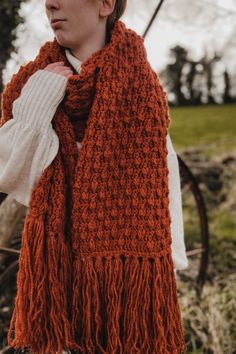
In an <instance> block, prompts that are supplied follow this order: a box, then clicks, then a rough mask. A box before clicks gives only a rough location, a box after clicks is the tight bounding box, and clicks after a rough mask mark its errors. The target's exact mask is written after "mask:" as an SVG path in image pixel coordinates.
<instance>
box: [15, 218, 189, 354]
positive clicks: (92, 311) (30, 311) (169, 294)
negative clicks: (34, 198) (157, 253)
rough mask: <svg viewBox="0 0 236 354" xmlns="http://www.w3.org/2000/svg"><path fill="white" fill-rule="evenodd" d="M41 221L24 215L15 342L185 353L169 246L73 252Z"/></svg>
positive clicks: (44, 351) (44, 349)
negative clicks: (153, 250) (149, 251)
mask: <svg viewBox="0 0 236 354" xmlns="http://www.w3.org/2000/svg"><path fill="white" fill-rule="evenodd" d="M43 225H44V221H43V220H39V219H34V218H32V217H30V216H26V220H25V224H24V232H23V239H22V249H21V254H20V260H19V272H18V275H17V286H18V292H17V296H16V300H15V308H14V312H13V316H12V319H11V323H10V329H9V332H8V343H9V345H10V346H13V347H14V348H16V349H29V352H30V354H31V353H37V354H48V353H50V354H61V352H62V350H63V349H64V350H75V352H76V353H85V354H89V353H92V354H98V353H99V354H100V353H101V354H119V353H120V354H134V353H142V354H155V353H156V354H157V353H158V354H181V353H186V350H187V348H186V344H185V342H184V333H183V328H182V322H181V314H180V308H179V304H178V299H177V289H176V280H175V274H174V268H173V261H172V258H171V253H168V254H166V255H164V256H161V257H151V256H150V257H148V256H138V255H118V254H116V255H109V256H105V255H89V256H82V255H76V256H75V258H74V259H72V255H71V254H69V251H68V247H67V245H66V243H65V241H64V239H63V235H61V234H53V233H52V232H49V233H48V234H47V235H46V236H45V235H44V226H43ZM70 277H72V279H71V278H70ZM70 312H72V313H71V314H70ZM69 314H70V315H69ZM13 328H14V330H13ZM13 332H14V334H15V337H14V339H12V338H11V334H12V333H13Z"/></svg>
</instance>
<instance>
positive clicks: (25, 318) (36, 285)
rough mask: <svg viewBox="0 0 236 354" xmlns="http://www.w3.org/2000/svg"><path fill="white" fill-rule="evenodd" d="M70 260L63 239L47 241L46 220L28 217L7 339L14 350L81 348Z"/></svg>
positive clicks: (53, 351) (50, 237)
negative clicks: (72, 309) (75, 332)
mask: <svg viewBox="0 0 236 354" xmlns="http://www.w3.org/2000/svg"><path fill="white" fill-rule="evenodd" d="M70 259H71V256H70V255H69V252H68V246H67V245H66V243H65V241H64V239H63V235H61V234H52V233H51V232H49V233H48V234H47V235H46V237H45V235H44V221H43V219H39V218H38V219H36V218H33V217H31V216H29V215H27V216H26V219H25V223H24V230H23V236H22V248H21V253H20V258H19V271H18V274H17V295H16V299H15V307H14V310H13V315H12V318H11V322H10V327H9V331H8V336H7V339H8V344H9V345H10V346H12V347H14V348H15V349H22V350H25V349H29V350H30V354H31V353H37V354H41V353H42V354H46V353H50V354H57V353H60V352H61V351H62V350H63V349H65V348H70V347H72V346H75V347H76V346H77V344H76V343H75V342H74V340H73V337H72V334H71V329H70V318H69V315H68V311H69V309H68V302H69V301H68V300H69V298H70V297H71V294H70V293H69V286H70V285H71V279H70V278H69V275H70V274H71V264H70V263H69V260H70ZM12 334H13V337H14V339H12Z"/></svg>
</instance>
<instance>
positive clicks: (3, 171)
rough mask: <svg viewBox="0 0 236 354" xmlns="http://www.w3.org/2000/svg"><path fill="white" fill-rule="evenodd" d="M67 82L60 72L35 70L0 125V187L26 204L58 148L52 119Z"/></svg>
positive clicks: (27, 204) (2, 190) (0, 189)
mask: <svg viewBox="0 0 236 354" xmlns="http://www.w3.org/2000/svg"><path fill="white" fill-rule="evenodd" d="M66 83H67V79H66V78H65V77H64V76H62V75H58V74H56V73H52V72H49V71H46V70H38V71H37V72H35V73H34V74H33V75H32V76H31V77H30V78H29V79H28V81H27V82H26V84H25V86H24V87H23V89H22V90H21V94H20V96H19V97H18V98H17V99H16V100H15V101H14V102H13V110H12V114H13V118H12V119H10V120H8V121H7V122H5V123H4V124H3V125H2V126H1V128H0V191H1V192H4V193H7V194H10V195H12V196H13V197H14V198H15V199H16V200H17V201H18V202H20V203H22V204H24V205H26V206H29V200H30V194H31V191H32V189H33V188H34V186H35V184H36V183H37V181H38V179H39V177H40V176H41V174H42V172H43V170H44V169H45V168H46V167H47V166H48V165H49V164H50V163H51V162H52V161H53V159H54V158H55V156H56V154H57V152H58V149H59V139H58V136H57V134H56V132H55V130H54V129H53V128H52V123H51V120H52V118H53V116H54V113H55V111H56V109H57V106H58V105H59V103H60V102H61V100H62V98H63V96H64V92H65V87H66Z"/></svg>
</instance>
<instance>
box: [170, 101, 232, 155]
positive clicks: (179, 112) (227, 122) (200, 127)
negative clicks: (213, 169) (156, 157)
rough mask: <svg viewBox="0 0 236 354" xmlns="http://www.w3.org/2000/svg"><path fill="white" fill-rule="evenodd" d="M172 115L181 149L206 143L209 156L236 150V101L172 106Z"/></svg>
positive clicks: (174, 139) (172, 129)
mask: <svg viewBox="0 0 236 354" xmlns="http://www.w3.org/2000/svg"><path fill="white" fill-rule="evenodd" d="M170 116H171V120H172V121H171V125H170V128H169V132H170V136H171V138H172V142H173V145H174V147H175V149H176V151H177V152H181V150H182V149H186V148H187V147H190V146H191V147H194V146H195V147H199V146H205V147H206V148H207V149H206V154H207V155H208V156H211V155H212V154H224V153H227V152H229V151H232V150H236V104H227V105H226V104H225V105H203V106H199V107H198V106H191V107H178V108H171V109H170Z"/></svg>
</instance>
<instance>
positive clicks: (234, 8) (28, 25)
mask: <svg viewBox="0 0 236 354" xmlns="http://www.w3.org/2000/svg"><path fill="white" fill-rule="evenodd" d="M44 4H45V0H31V1H29V2H28V3H27V4H23V6H22V9H21V11H20V13H21V15H22V16H24V17H25V24H24V25H21V26H20V27H19V30H18V33H19V38H18V40H17V44H18V45H19V52H18V53H17V54H16V53H13V58H12V59H11V60H9V62H8V64H7V68H6V70H5V71H4V77H3V78H4V82H5V83H6V82H7V81H8V80H9V79H10V77H11V75H12V74H13V73H15V72H16V71H17V70H18V68H19V66H20V65H21V64H22V63H24V62H27V61H29V60H32V59H33V58H34V57H35V56H36V55H37V53H38V50H39V48H40V46H41V45H42V44H43V43H44V42H45V41H47V40H52V39H53V36H54V35H53V31H52V29H51V28H50V26H49V24H48V20H47V17H46V13H45V5H44ZM157 4H158V1H156V0H128V6H127V9H126V12H125V14H124V15H123V17H122V20H123V21H124V22H125V24H126V25H127V26H128V27H130V28H132V29H134V30H135V31H136V32H137V33H138V34H140V35H142V34H143V32H144V30H145V28H146V26H147V24H148V22H149V20H150V18H151V16H152V13H153V12H154V10H155V8H156V6H157ZM235 24H236V0H192V1H189V0H178V1H176V0H165V2H164V5H163V7H162V8H161V10H160V13H159V15H158V17H157V19H156V20H155V22H154V23H153V25H152V27H151V29H150V32H149V33H148V35H147V37H146V39H145V47H146V49H147V53H148V58H149V61H150V63H151V65H152V67H153V68H154V69H155V70H157V71H159V70H161V69H162V68H164V66H165V65H166V63H167V62H168V52H169V48H171V47H173V46H174V45H176V44H179V45H182V46H184V47H186V48H187V49H189V50H190V52H191V54H192V56H193V57H194V58H196V59H197V58H200V56H201V55H203V53H204V52H205V51H207V52H208V53H209V55H210V54H211V53H212V52H213V51H214V50H219V51H222V50H223V51H224V53H225V58H224V61H223V66H227V67H228V68H229V69H230V71H234V72H235V71H236V61H235V54H236V43H235V40H234V38H235V37H236V28H235ZM231 42H232V43H231Z"/></svg>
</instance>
